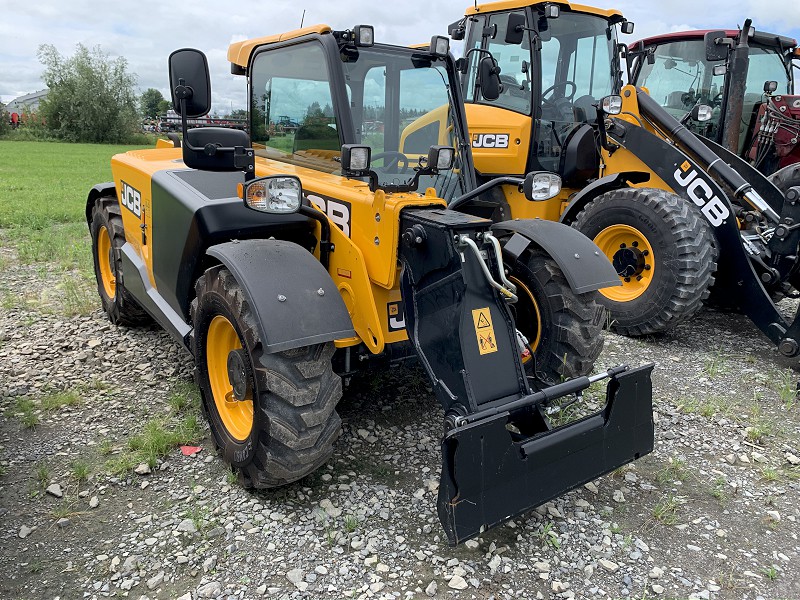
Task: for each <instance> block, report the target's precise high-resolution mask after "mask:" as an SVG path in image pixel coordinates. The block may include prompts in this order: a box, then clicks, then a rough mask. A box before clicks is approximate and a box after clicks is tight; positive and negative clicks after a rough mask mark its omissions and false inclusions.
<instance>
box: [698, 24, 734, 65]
mask: <svg viewBox="0 0 800 600" xmlns="http://www.w3.org/2000/svg"><path fill="white" fill-rule="evenodd" d="M724 39H725V32H724V31H709V32H707V33H706V34H705V35H704V36H703V43H704V44H705V47H706V60H707V61H709V62H716V61H718V60H726V59H727V58H728V45H727V44H726V43H722V40H724Z"/></svg>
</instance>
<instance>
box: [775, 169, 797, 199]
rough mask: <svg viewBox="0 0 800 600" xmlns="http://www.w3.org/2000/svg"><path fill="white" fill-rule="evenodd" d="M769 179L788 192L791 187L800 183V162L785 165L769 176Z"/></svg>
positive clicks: (782, 190) (784, 191)
mask: <svg viewBox="0 0 800 600" xmlns="http://www.w3.org/2000/svg"><path fill="white" fill-rule="evenodd" d="M769 180H770V181H771V182H772V183H773V185H775V187H777V188H778V189H779V190H780V191H781V192H783V193H784V194H786V192H787V191H788V190H789V188H790V187H794V186H796V185H800V163H796V164H793V165H789V166H787V167H783V168H782V169H780V170H778V171H775V172H774V173H773V174H772V175H770V176H769Z"/></svg>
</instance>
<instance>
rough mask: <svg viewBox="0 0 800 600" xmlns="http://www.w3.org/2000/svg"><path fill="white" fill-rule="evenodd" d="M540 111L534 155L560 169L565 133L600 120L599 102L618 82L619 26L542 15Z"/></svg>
mask: <svg viewBox="0 0 800 600" xmlns="http://www.w3.org/2000/svg"><path fill="white" fill-rule="evenodd" d="M538 30H539V37H540V38H541V40H542V50H541V53H540V56H541V78H540V82H541V83H540V85H541V96H540V97H541V100H540V107H541V112H540V113H539V118H538V119H537V127H536V138H537V139H536V141H537V145H536V149H535V153H536V156H537V159H538V161H539V165H540V166H541V168H543V169H547V170H551V171H559V166H560V160H561V150H562V148H563V147H564V145H565V142H566V138H567V136H568V135H569V134H570V133H571V132H572V131H573V130H574V129H575V128H576V126H578V125H580V124H582V123H589V122H591V121H593V120H594V119H595V118H596V111H595V108H594V105H596V104H597V103H598V102H599V101H600V100H601V99H602V98H603V97H604V96H608V95H610V94H613V93H614V92H615V91H616V90H617V88H618V85H619V66H618V65H617V60H616V56H617V55H616V52H615V50H616V30H615V29H614V28H613V27H612V26H611V25H610V24H609V22H608V21H607V20H606V19H603V18H601V17H597V16H594V15H588V14H581V13H570V12H567V11H564V12H562V13H561V16H559V17H558V18H557V19H544V18H540V19H539V21H538Z"/></svg>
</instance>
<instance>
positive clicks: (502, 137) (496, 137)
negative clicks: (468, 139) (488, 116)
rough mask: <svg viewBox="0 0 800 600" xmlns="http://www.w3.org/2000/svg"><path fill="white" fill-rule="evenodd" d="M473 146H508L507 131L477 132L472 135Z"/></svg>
mask: <svg viewBox="0 0 800 600" xmlns="http://www.w3.org/2000/svg"><path fill="white" fill-rule="evenodd" d="M472 147H473V148H508V134H507V133H475V134H473V135H472Z"/></svg>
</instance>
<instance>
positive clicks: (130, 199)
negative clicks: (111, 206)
mask: <svg viewBox="0 0 800 600" xmlns="http://www.w3.org/2000/svg"><path fill="white" fill-rule="evenodd" d="M121 200H122V206H124V207H125V208H127V209H128V210H129V211H131V212H132V213H133V214H135V215H136V216H137V217H141V216H142V194H141V192H139V190H137V189H136V188H134V187H131V186H130V185H128V184H127V183H125V182H124V181H123V182H122V198H121Z"/></svg>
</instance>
